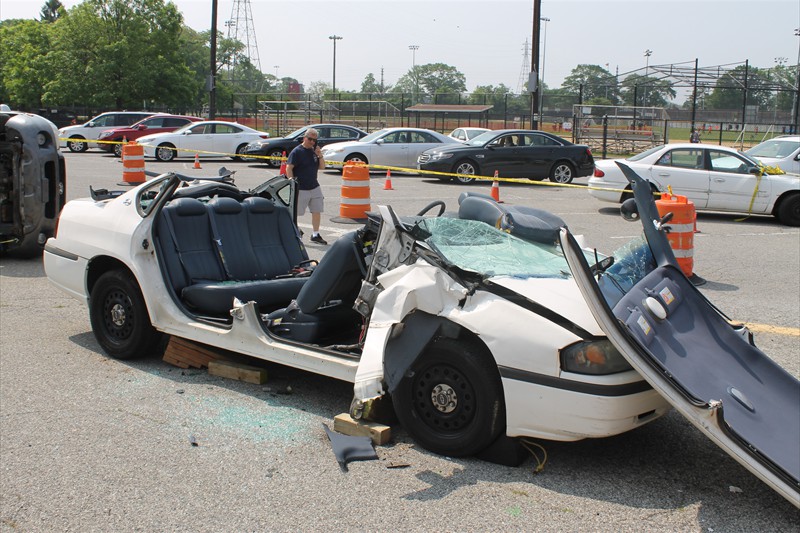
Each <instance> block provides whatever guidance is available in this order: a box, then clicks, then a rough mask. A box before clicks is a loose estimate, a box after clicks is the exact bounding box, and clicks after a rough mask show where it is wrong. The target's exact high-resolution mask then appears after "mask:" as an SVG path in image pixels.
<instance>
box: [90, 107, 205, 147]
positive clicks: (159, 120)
mask: <svg viewBox="0 0 800 533" xmlns="http://www.w3.org/2000/svg"><path fill="white" fill-rule="evenodd" d="M201 120H203V119H202V118H200V117H192V116H187V115H167V114H161V113H159V114H157V115H152V116H150V117H147V118H145V119H142V120H140V121H139V122H137V123H136V124H133V125H131V126H129V127H123V128H113V129H110V130H105V131H104V132H102V133H101V134H100V136H99V137H98V140H101V141H113V142H121V141H123V140H127V141H135V140H137V139H139V138H140V137H144V136H145V135H154V134H156V133H167V132H170V131H175V130H177V129H180V128H183V127H184V126H186V125H187V124H189V123H190V122H200V121H201ZM99 147H100V149H102V150H105V151H106V152H111V151H113V150H114V145H113V144H106V143H99Z"/></svg>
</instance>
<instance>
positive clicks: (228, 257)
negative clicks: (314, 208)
mask: <svg viewBox="0 0 800 533" xmlns="http://www.w3.org/2000/svg"><path fill="white" fill-rule="evenodd" d="M157 228H158V235H159V236H160V242H161V248H162V251H163V256H164V263H165V266H166V270H167V275H168V278H169V282H170V283H171V284H172V287H173V289H174V290H175V293H176V294H177V295H178V296H179V297H180V298H181V300H182V301H183V302H184V303H185V304H186V305H187V306H188V307H189V308H191V309H193V310H195V311H197V312H199V313H203V314H209V315H227V314H228V312H229V311H230V309H231V308H232V307H233V299H234V298H238V299H239V300H241V301H243V302H248V301H251V300H253V301H255V302H256V304H257V306H258V308H259V311H261V312H268V311H271V310H274V309H278V308H281V307H285V306H286V305H287V304H288V303H289V302H290V301H291V300H292V299H293V298H295V297H296V296H297V294H298V293H299V292H300V289H301V288H302V287H303V285H304V284H305V282H306V281H307V280H308V277H298V276H294V275H292V273H291V270H292V268H293V267H295V266H297V265H299V264H301V263H303V262H304V261H308V255H307V253H306V251H305V249H304V248H303V246H302V244H301V242H300V240H299V238H298V236H297V231H296V229H295V227H294V224H293V223H292V219H291V216H290V214H289V212H288V211H287V210H286V209H285V208H283V207H277V206H275V205H274V204H273V203H272V202H270V201H269V200H266V199H264V198H257V197H252V198H246V199H245V200H243V201H242V202H238V201H237V200H235V199H233V198H224V197H219V196H217V197H214V198H213V199H212V200H211V201H210V202H208V204H204V203H203V202H201V201H199V200H197V199H195V198H178V199H175V200H173V201H172V202H170V203H169V204H168V205H167V206H165V207H164V209H163V210H162V212H161V215H160V217H159V220H158V226H157Z"/></svg>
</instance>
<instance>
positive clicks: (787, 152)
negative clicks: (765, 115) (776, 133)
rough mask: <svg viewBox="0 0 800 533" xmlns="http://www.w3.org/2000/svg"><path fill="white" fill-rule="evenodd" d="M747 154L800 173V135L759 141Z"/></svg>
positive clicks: (794, 172)
mask: <svg viewBox="0 0 800 533" xmlns="http://www.w3.org/2000/svg"><path fill="white" fill-rule="evenodd" d="M744 153H745V154H747V155H749V156H750V157H755V158H756V159H758V160H759V161H761V162H762V163H764V164H765V165H770V166H776V167H778V168H780V169H781V170H783V171H784V172H790V173H792V174H800V136H797V135H784V136H781V137H775V138H774V139H769V140H768V141H764V142H762V143H759V144H757V145H755V146H753V147H752V148H750V149H749V150H745V152H744Z"/></svg>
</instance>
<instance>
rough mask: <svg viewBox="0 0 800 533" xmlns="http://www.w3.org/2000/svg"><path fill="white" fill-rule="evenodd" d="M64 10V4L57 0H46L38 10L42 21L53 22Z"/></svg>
mask: <svg viewBox="0 0 800 533" xmlns="http://www.w3.org/2000/svg"><path fill="white" fill-rule="evenodd" d="M63 12H64V5H63V4H62V3H61V2H60V1H59V0H46V1H45V3H44V5H43V6H42V10H41V11H40V12H39V20H41V21H42V22H55V21H56V19H57V18H58V17H60V16H61V14H62V13H63Z"/></svg>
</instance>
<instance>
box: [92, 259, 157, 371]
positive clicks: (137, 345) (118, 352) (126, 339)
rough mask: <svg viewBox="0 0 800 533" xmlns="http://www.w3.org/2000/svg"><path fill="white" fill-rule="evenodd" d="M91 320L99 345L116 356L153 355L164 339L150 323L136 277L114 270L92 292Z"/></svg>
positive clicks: (100, 279)
mask: <svg viewBox="0 0 800 533" xmlns="http://www.w3.org/2000/svg"><path fill="white" fill-rule="evenodd" d="M89 319H90V321H91V323H92V331H93V332H94V336H95V338H96V339H97V342H98V344H100V347H101V348H103V350H104V351H105V352H106V353H107V354H108V355H110V356H111V357H113V358H114V359H133V358H135V357H142V356H146V355H152V354H154V352H155V351H156V347H157V346H158V344H159V341H160V340H161V338H162V334H161V333H159V332H158V331H156V329H155V328H154V327H153V325H152V324H151V323H150V317H149V316H148V314H147V306H146V305H145V302H144V297H142V292H141V290H139V285H138V284H137V283H136V280H135V279H134V278H133V276H132V275H131V274H130V273H129V272H127V271H125V270H111V271H109V272H106V273H105V274H103V275H102V276H100V278H99V279H98V280H97V283H95V285H94V288H93V289H92V293H91V295H89Z"/></svg>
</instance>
